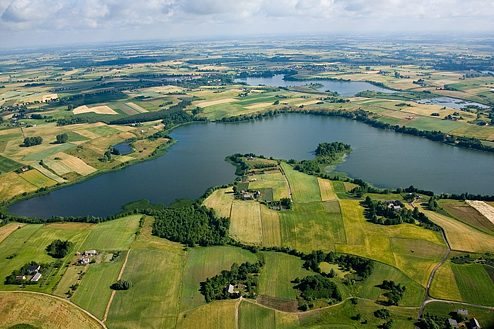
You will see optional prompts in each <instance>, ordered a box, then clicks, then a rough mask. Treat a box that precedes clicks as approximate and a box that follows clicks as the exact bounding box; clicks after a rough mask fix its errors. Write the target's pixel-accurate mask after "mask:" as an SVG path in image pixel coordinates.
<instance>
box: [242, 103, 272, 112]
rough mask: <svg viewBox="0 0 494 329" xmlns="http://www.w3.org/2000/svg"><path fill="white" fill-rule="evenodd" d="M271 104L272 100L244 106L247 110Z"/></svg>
mask: <svg viewBox="0 0 494 329" xmlns="http://www.w3.org/2000/svg"><path fill="white" fill-rule="evenodd" d="M271 105H273V103H272V102H264V103H256V104H252V105H249V106H246V107H245V108H246V109H248V110H258V109H263V108H266V107H268V106H271Z"/></svg>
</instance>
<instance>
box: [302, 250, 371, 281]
mask: <svg viewBox="0 0 494 329" xmlns="http://www.w3.org/2000/svg"><path fill="white" fill-rule="evenodd" d="M302 259H303V260H304V268H306V269H310V270H312V271H314V272H317V273H321V268H320V267H319V264H320V263H321V262H327V263H330V264H337V265H338V266H340V267H341V268H342V269H343V270H345V271H354V272H355V274H356V275H357V276H359V277H360V278H361V279H366V278H368V277H369V276H370V275H371V274H372V270H373V268H374V263H373V262H372V261H371V260H370V259H367V258H362V257H359V256H354V255H347V254H341V255H339V254H336V253H334V252H329V253H327V254H326V253H324V252H323V251H321V250H317V251H313V252H311V253H310V254H306V255H303V256H302ZM321 274H322V273H321Z"/></svg>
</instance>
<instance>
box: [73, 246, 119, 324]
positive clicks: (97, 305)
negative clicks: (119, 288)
mask: <svg viewBox="0 0 494 329" xmlns="http://www.w3.org/2000/svg"><path fill="white" fill-rule="evenodd" d="M124 258H125V253H122V254H121V255H120V256H119V257H118V258H117V259H116V260H114V261H112V262H105V263H100V264H91V265H89V270H88V271H87V272H86V274H84V277H83V278H82V280H81V283H80V286H79V287H78V288H77V290H76V291H75V293H74V295H73V297H72V298H71V300H72V302H74V303H75V304H77V305H79V306H80V307H82V308H83V309H85V310H87V311H89V312H90V313H92V314H93V315H95V316H96V317H98V318H99V319H102V318H103V315H104V314H105V310H106V306H107V304H108V301H109V300H110V296H111V292H112V290H111V289H110V285H111V284H112V283H114V282H115V281H117V278H118V273H119V272H120V269H121V268H122V264H123V261H124Z"/></svg>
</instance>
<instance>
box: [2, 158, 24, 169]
mask: <svg viewBox="0 0 494 329" xmlns="http://www.w3.org/2000/svg"><path fill="white" fill-rule="evenodd" d="M21 167H22V164H20V163H19V162H16V161H14V160H12V159H9V158H6V157H4V156H1V155H0V173H4V172H10V171H15V170H17V169H19V168H21Z"/></svg>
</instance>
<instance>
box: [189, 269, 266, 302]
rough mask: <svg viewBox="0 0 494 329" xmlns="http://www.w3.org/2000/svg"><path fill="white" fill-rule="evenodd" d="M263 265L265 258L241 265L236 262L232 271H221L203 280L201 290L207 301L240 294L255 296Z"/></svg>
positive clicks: (235, 296)
mask: <svg viewBox="0 0 494 329" xmlns="http://www.w3.org/2000/svg"><path fill="white" fill-rule="evenodd" d="M263 266H264V261H263V260H259V261H258V262H257V263H249V262H247V263H243V264H241V265H240V266H239V265H238V264H236V263H234V264H233V265H232V267H231V268H230V271H221V273H220V274H218V275H216V276H214V277H212V278H207V279H206V281H203V282H201V287H200V289H199V290H200V292H201V294H203V295H204V298H205V299H206V302H207V303H209V302H212V301H213V300H221V299H229V298H238V297H240V296H244V297H247V298H255V296H256V293H257V277H258V274H259V272H260V271H261V268H262V267H263Z"/></svg>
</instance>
